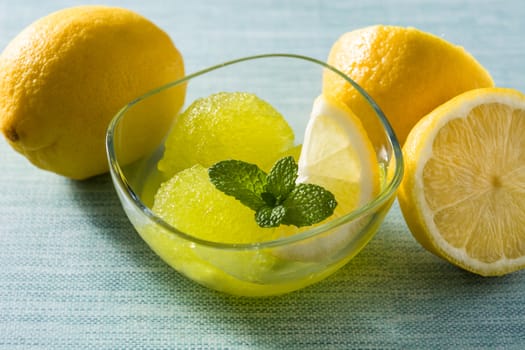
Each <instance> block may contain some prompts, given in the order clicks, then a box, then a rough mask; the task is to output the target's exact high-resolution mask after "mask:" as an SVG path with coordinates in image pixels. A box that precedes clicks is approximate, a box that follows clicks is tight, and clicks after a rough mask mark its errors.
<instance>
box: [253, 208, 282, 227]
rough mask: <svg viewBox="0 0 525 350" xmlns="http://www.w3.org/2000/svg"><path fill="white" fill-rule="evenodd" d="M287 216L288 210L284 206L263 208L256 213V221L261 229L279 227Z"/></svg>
mask: <svg viewBox="0 0 525 350" xmlns="http://www.w3.org/2000/svg"><path fill="white" fill-rule="evenodd" d="M285 215H286V209H285V208H284V207H283V206H282V205H278V206H276V207H262V208H260V209H259V210H258V211H257V212H256V213H255V221H257V224H258V225H259V226H260V227H277V226H279V225H280V224H281V222H282V220H283V218H284V216H285Z"/></svg>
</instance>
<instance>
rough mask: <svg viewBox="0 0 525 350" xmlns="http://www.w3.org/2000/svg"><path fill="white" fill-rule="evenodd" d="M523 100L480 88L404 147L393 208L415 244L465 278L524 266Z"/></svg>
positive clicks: (434, 116) (436, 115) (424, 125)
mask: <svg viewBox="0 0 525 350" xmlns="http://www.w3.org/2000/svg"><path fill="white" fill-rule="evenodd" d="M524 135H525V96H524V95H523V94H521V93H520V92H518V91H515V90H512V89H503V88H486V89H477V90H472V91H469V92H466V93H463V94H461V95H459V96H457V97H456V98H453V99H452V100H450V101H449V102H447V103H445V104H443V105H441V106H440V107H438V108H437V109H435V110H434V111H433V112H431V113H430V114H429V115H427V116H426V117H424V118H423V119H422V120H421V121H420V122H419V123H418V124H417V125H416V126H415V127H414V129H413V130H412V131H411V133H410V134H409V136H408V138H407V142H406V144H405V146H404V147H403V154H404V158H405V177H404V179H403V181H402V183H401V186H400V189H399V195H398V198H399V203H400V206H401V209H402V212H403V215H404V217H405V219H406V222H407V224H408V226H409V228H410V230H411V232H412V234H413V235H414V237H415V238H416V239H417V240H418V241H419V242H420V243H421V244H422V245H423V246H424V247H425V248H426V249H428V250H429V251H431V252H433V253H434V254H436V255H438V256H440V257H442V258H444V259H445V260H447V261H449V262H451V263H453V264H455V265H457V266H459V267H461V268H463V269H466V270H468V271H471V272H474V273H477V274H480V275H483V276H492V275H502V274H506V273H509V272H512V271H516V270H519V269H521V268H523V267H525V137H524Z"/></svg>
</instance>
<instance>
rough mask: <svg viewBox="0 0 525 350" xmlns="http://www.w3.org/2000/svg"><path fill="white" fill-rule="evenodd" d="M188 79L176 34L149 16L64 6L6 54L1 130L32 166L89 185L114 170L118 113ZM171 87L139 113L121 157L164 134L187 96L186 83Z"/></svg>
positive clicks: (1, 73) (0, 81) (0, 77)
mask: <svg viewBox="0 0 525 350" xmlns="http://www.w3.org/2000/svg"><path fill="white" fill-rule="evenodd" d="M183 75H184V63H183V59H182V56H181V54H180V52H179V51H178V50H177V48H176V47H175V46H174V44H173V42H172V40H171V39H170V37H169V36H168V35H167V34H166V33H165V32H164V31H163V30H161V29H160V28H159V27H157V26H156V25H155V24H153V23H152V22H151V21H149V20H148V19H146V18H144V17H143V16H141V15H139V14H137V13H134V12H132V11H130V10H127V9H123V8H117V7H106V6H79V7H72V8H67V9H63V10H60V11H57V12H55V13H52V14H50V15H48V16H46V17H43V18H41V19H39V20H37V21H36V22H34V23H32V24H31V25H29V27H27V28H26V29H24V30H23V31H22V32H21V33H20V34H19V35H18V36H16V37H15V38H14V39H13V40H12V41H11V42H10V43H9V44H8V46H7V47H6V48H5V50H4V51H3V52H2V54H1V55H0V129H1V131H2V132H3V134H4V135H5V137H6V139H7V140H8V142H9V143H10V144H11V146H12V147H13V148H14V149H15V150H16V151H18V152H20V153H21V154H23V155H24V156H25V157H27V158H28V159H29V160H30V161H31V162H32V163H33V164H35V165H36V166H38V167H40V168H43V169H46V170H49V171H53V172H55V173H58V174H61V175H64V176H67V177H70V178H74V179H85V178H88V177H90V176H94V175H97V174H101V173H104V172H106V171H107V169H108V165H107V160H106V155H105V142H104V139H105V132H106V128H107V126H108V124H109V121H110V120H111V118H112V117H113V116H114V115H115V114H116V113H117V112H118V111H119V109H120V108H122V107H123V106H124V105H125V104H126V103H128V102H130V101H131V100H132V99H134V98H136V97H138V96H140V95H142V94H143V93H145V92H147V91H149V90H151V89H153V88H155V87H158V86H160V85H163V84H166V83H168V82H170V81H173V80H176V79H179V78H181V77H182V76H183ZM169 90H170V91H169V92H167V93H165V94H163V95H159V97H157V98H156V99H155V101H154V103H155V108H154V109H153V110H149V109H148V108H142V109H141V110H140V111H139V112H138V113H135V114H136V115H135V116H134V117H133V121H132V122H130V123H129V127H127V128H126V130H125V132H126V133H127V135H126V136H127V138H128V139H130V140H133V142H130V144H132V146H130V147H129V148H126V149H124V150H122V152H123V153H124V154H123V155H122V157H123V158H124V159H126V160H128V161H132V160H134V159H136V158H138V157H139V156H140V155H141V154H140V153H142V152H147V151H149V150H151V149H152V147H154V146H155V145H156V144H158V143H159V142H160V140H161V139H162V138H163V137H164V135H165V133H166V131H167V130H168V129H169V126H170V125H171V123H172V120H173V118H174V116H175V115H176V113H177V111H178V110H179V109H180V107H181V106H182V104H183V102H184V96H185V86H180V87H179V88H176V89H169ZM127 153H129V154H127Z"/></svg>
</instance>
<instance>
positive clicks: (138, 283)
mask: <svg viewBox="0 0 525 350" xmlns="http://www.w3.org/2000/svg"><path fill="white" fill-rule="evenodd" d="M81 3H99V1H88V0H84V1H65V0H63V1H53V2H43V1H37V0H31V1H29V0H27V1H23V2H22V1H17V2H14V1H7V0H1V1H0V47H1V48H2V49H3V47H5V45H7V43H8V41H9V40H10V39H11V38H12V37H14V36H15V35H16V34H17V33H18V32H19V31H20V30H22V28H24V27H25V26H26V25H28V24H29V23H31V22H32V21H34V20H35V19H37V18H39V17H41V16H43V15H45V14H48V13H49V12H51V11H54V10H57V9H60V8H63V7H66V6H71V5H73V4H81ZM105 3H106V4H109V5H119V6H124V7H128V8H130V9H133V10H136V11H138V12H140V13H142V14H143V15H145V16H146V17H149V18H150V19H152V20H153V21H154V22H156V23H157V24H158V25H159V26H161V27H162V28H164V29H165V30H166V31H167V32H168V33H169V34H170V35H171V36H172V38H173V39H174V41H175V43H176V44H177V46H178V47H179V48H180V50H181V51H182V53H183V55H184V57H185V60H186V67H187V71H188V72H191V71H195V70H197V69H200V68H204V67H206V66H209V65H211V64H215V63H218V62H222V61H225V60H228V59H231V58H236V57H240V56H245V55H248V54H254V53H263V52H292V53H300V54H305V55H309V56H313V57H316V58H320V59H325V58H326V55H327V53H328V50H329V48H330V46H331V44H332V43H333V42H334V41H335V40H336V39H337V38H338V37H339V36H340V35H341V34H342V33H344V32H346V31H349V30H352V29H355V28H358V27H362V26H366V25H371V24H376V23H384V24H396V25H405V26H414V27H417V28H420V29H423V30H426V31H429V32H432V33H435V34H437V35H440V36H442V37H444V38H446V39H448V40H450V41H452V42H455V43H457V44H459V45H462V46H464V47H465V48H466V49H467V50H469V51H470V52H471V53H472V54H473V55H474V56H475V57H476V58H477V59H478V60H479V61H480V62H481V63H482V64H483V65H484V66H485V67H486V68H487V69H488V70H489V71H490V72H491V73H492V75H493V77H494V79H495V81H496V83H497V85H499V86H506V87H513V88H517V89H520V90H522V91H525V65H524V62H525V40H524V39H523V37H524V36H525V21H524V20H523V19H524V18H525V6H524V4H523V2H522V1H520V0H515V1H505V2H496V1H487V0H483V1H478V0H467V1H465V0H446V1H419V0H417V1H416V0H402V1H380V0H373V1H338V2H336V1H332V2H328V1H326V2H322V1H308V0H297V1H277V0H272V1H259V2H255V1H254V2H248V1H242V0H228V1H161V0H158V1H110V0H107V1H105ZM524 290H525V272H517V273H514V274H510V275H507V276H505V277H499V278H482V277H478V276H475V275H473V274H470V273H467V272H464V271H462V270H459V269H457V268H455V267H453V266H451V265H450V264H448V263H446V262H443V261H442V260H440V259H438V258H436V257H434V256H433V255H431V254H430V253H428V252H426V251H425V250H423V249H422V248H421V247H420V246H419V244H418V243H417V242H416V241H415V240H414V239H413V238H412V236H411V235H410V233H409V231H408V229H407V227H406V225H405V223H404V221H403V219H402V216H401V213H400V211H399V207H398V206H397V203H396V204H395V205H394V207H393V208H392V210H391V212H390V213H389V214H388V216H387V218H386V220H385V222H384V224H383V225H382V227H381V229H380V231H379V233H378V234H377V236H376V237H375V238H374V239H373V240H372V242H371V243H370V244H369V245H368V246H367V247H366V248H365V249H364V250H363V251H362V253H361V254H360V255H358V256H357V257H356V258H355V259H354V260H352V261H351V262H350V263H349V264H348V265H347V266H345V267H344V268H343V269H342V270H341V271H339V272H338V273H336V274H335V275H333V276H332V277H330V278H328V279H327V280H325V281H323V282H321V283H319V284H317V285H314V286H312V287H309V288H306V289H304V290H302V291H298V292H295V293H292V294H289V295H285V296H281V297H276V298H265V299H246V298H237V297H231V296H227V295H224V294H220V293H217V292H214V291H211V290H208V289H205V288H203V287H201V286H199V285H196V284H194V283H193V282H190V281H189V280H187V279H185V278H183V277H182V276H180V275H179V274H178V273H177V272H175V271H173V270H171V269H170V268H169V267H167V265H166V264H164V263H163V262H162V261H160V260H159V259H158V258H157V257H156V256H155V255H154V254H153V253H152V252H151V251H150V249H149V248H148V247H147V246H146V244H145V243H143V242H142V241H141V239H140V238H139V237H138V236H137V235H136V234H135V232H134V231H133V228H132V227H131V224H130V223H129V222H128V220H127V219H126V217H125V215H124V213H123V211H122V209H121V207H120V204H119V202H118V199H117V197H116V195H115V192H114V190H113V187H112V185H111V181H110V179H109V177H108V176H107V175H104V176H99V177H97V178H94V179H92V180H89V181H85V182H75V181H70V180H67V179H64V178H61V177H58V176H56V175H54V174H50V173H47V172H43V171H41V170H38V169H36V168H34V167H32V166H31V165H30V164H29V163H28V162H27V161H26V160H25V159H24V158H23V157H21V156H20V155H18V154H16V153H15V152H14V151H13V150H12V149H11V148H10V147H9V146H8V145H7V143H6V142H5V141H4V140H3V139H2V140H1V141H0V349H6V350H7V349H9V350H11V349H33V348H34V349H86V350H89V349H116V348H126V349H174V348H180V349H324V348H326V349H344V348H364V349H426V348H428V349H440V348H442V349H459V348H461V349H469V348H470V349H482V348H486V349H522V348H525V292H524Z"/></svg>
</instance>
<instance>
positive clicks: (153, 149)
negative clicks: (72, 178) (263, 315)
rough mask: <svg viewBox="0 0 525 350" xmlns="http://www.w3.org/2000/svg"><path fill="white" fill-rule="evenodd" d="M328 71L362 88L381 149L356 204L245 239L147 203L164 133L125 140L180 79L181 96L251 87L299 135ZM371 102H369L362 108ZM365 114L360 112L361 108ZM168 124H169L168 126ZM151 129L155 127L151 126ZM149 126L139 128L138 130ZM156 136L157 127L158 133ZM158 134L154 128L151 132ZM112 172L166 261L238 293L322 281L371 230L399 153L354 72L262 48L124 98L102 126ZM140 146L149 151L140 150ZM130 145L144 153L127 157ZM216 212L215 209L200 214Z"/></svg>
mask: <svg viewBox="0 0 525 350" xmlns="http://www.w3.org/2000/svg"><path fill="white" fill-rule="evenodd" d="M327 75H333V77H332V79H340V80H341V82H342V83H343V84H347V86H346V87H345V88H348V89H355V90H356V91H358V97H357V98H358V99H362V101H357V102H359V103H360V107H359V113H360V114H362V115H363V118H362V121H363V124H364V127H365V129H366V130H367V132H368V133H369V136H370V138H371V140H372V141H373V144H374V147H375V151H376V153H377V159H378V164H377V167H378V169H379V171H380V173H381V175H382V176H381V190H380V193H379V194H378V195H377V197H375V198H373V200H371V201H370V202H368V203H366V204H365V205H363V206H362V207H360V208H358V209H356V210H354V211H352V212H350V213H348V214H346V215H344V216H342V217H339V218H336V219H334V220H329V221H328V222H327V223H325V224H323V225H320V226H316V227H315V228H313V229H309V230H307V231H304V232H301V233H299V234H296V235H292V236H288V237H284V238H280V239H276V240H272V241H266V242H262V243H261V242H254V243H247V244H224V243H217V242H211V241H205V240H202V239H198V238H195V237H192V234H191V232H181V231H180V230H178V229H177V228H175V227H173V226H171V225H169V224H168V223H166V222H165V221H163V220H162V219H161V218H160V217H158V216H156V215H155V213H154V212H153V211H152V210H151V208H152V205H153V196H154V194H155V192H156V190H157V188H158V187H159V185H160V183H161V181H162V179H161V175H160V174H159V171H158V170H157V162H158V161H159V159H160V158H161V157H162V154H163V143H162V142H159V144H155V145H151V146H145V148H144V149H142V150H141V152H138V151H137V150H131V151H132V152H130V148H131V147H132V146H131V145H128V143H130V142H129V141H130V137H129V136H128V135H129V134H128V133H127V129H128V126H129V125H130V124H133V122H134V121H133V120H134V115H135V114H136V113H139V114H140V113H143V112H144V111H147V112H151V113H150V114H151V118H155V116H156V114H157V113H161V112H160V111H158V110H157V109H156V108H155V106H157V105H158V104H160V103H166V101H169V100H170V98H172V96H173V94H174V91H176V90H177V89H183V88H186V89H187V90H186V99H185V100H186V105H185V106H184V107H183V108H182V109H181V111H183V110H184V109H185V107H186V106H188V105H189V104H191V102H193V101H194V100H195V99H197V98H200V97H205V96H208V95H210V94H212V93H217V92H223V91H242V92H252V93H255V94H256V95H257V96H259V97H260V98H262V99H264V100H266V101H267V102H269V103H270V104H271V105H273V106H274V107H275V108H276V109H277V110H278V111H279V112H280V113H281V114H282V115H283V116H284V117H285V118H286V119H287V121H288V123H289V124H290V125H291V126H292V128H293V130H294V132H295V135H296V143H298V144H300V143H301V142H302V141H303V140H302V139H301V138H302V135H303V134H304V131H305V127H306V124H307V122H308V119H309V117H310V113H311V108H312V103H313V101H314V100H315V98H316V97H317V96H319V95H320V94H321V91H322V85H323V83H322V82H323V78H326V76H327ZM367 109H368V110H367ZM364 114H366V117H365V116H364ZM167 131H168V130H165V132H166V133H167ZM155 132H156V131H155ZM148 133H149V130H148V129H147V128H143V135H142V137H145V138H147V137H148ZM154 137H158V136H157V135H155V136H154ZM157 139H158V138H157ZM106 142H107V145H106V146H107V154H108V160H109V164H110V172H111V176H112V179H113V182H114V186H115V188H116V191H117V193H118V196H119V198H120V200H121V202H122V206H123V208H124V210H125V212H126V214H127V216H128V217H129V219H130V220H131V222H132V224H133V226H134V227H135V229H136V231H137V232H138V233H139V234H140V236H141V237H142V238H143V239H144V241H145V242H146V243H147V244H148V245H149V246H150V247H151V249H153V250H154V251H155V252H156V253H157V254H158V255H159V256H160V257H161V258H162V259H163V260H164V261H165V262H166V263H168V264H169V265H170V266H172V267H173V268H174V269H175V270H177V271H179V272H180V273H182V274H183V275H185V276H187V277H189V278H190V279H192V280H194V281H196V282H198V283H200V284H202V285H205V286H207V287H209V288H212V289H215V290H219V291H222V292H226V293H230V294H235V295H244V296H267V295H276V294H283V293H287V292H290V291H293V290H297V289H300V288H303V287H305V286H308V285H311V284H313V283H315V282H318V281H320V280H322V279H324V278H326V277H327V276H329V275H330V274H332V273H333V272H335V271H337V270H338V269H339V268H341V267H342V266H344V265H345V264H346V263H347V262H348V261H349V260H350V259H352V257H354V256H355V255H356V254H357V253H358V252H359V251H360V250H361V249H362V248H363V247H364V246H365V245H366V244H367V243H368V242H369V241H370V239H371V238H372V237H373V236H374V234H375V233H376V232H377V230H378V228H379V226H380V224H381V222H382V221H383V218H384V216H385V214H386V213H387V211H388V210H389V208H390V206H391V204H392V202H393V200H394V198H395V192H396V189H397V187H398V185H399V183H400V181H401V177H402V173H403V162H402V155H401V150H400V146H399V144H398V141H397V139H396V137H395V135H394V133H393V131H392V129H391V127H390V125H389V123H388V121H387V119H386V118H385V116H384V115H383V113H382V112H381V110H380V109H379V108H378V106H377V105H376V104H375V103H374V102H373V101H372V99H371V98H370V97H369V96H368V95H367V94H366V92H364V91H363V90H362V89H361V88H360V87H359V86H358V85H357V84H356V83H355V82H353V81H352V80H351V79H350V78H349V77H347V76H345V75H344V74H343V73H341V72H339V71H338V70H336V69H334V68H333V67H330V66H328V65H327V64H325V63H323V62H321V61H318V60H316V59H312V58H309V57H304V56H299V55H293V54H267V55H258V56H252V57H246V58H241V59H237V60H233V61H230V62H226V63H223V64H219V65H216V66H213V67H210V68H208V69H204V70H202V71H199V72H197V73H194V74H191V75H188V76H186V77H185V78H183V79H181V80H178V81H175V82H172V83H170V84H167V85H165V86H162V87H159V88H157V89H155V90H153V91H150V92H149V93H147V94H145V95H144V96H142V97H139V98H137V99H136V100H134V101H132V102H130V103H129V104H128V105H126V106H125V107H124V108H123V109H122V110H121V111H119V113H118V114H117V115H116V116H115V118H114V119H113V120H112V121H111V123H110V125H109V128H108V132H107V139H106ZM144 153H145V154H144ZM130 154H144V155H142V156H140V157H139V159H133V157H130V156H129V155H130ZM203 219H204V220H213V218H203ZM312 244H313V245H319V244H322V245H324V246H327V247H329V249H327V250H326V251H325V253H324V254H322V256H321V257H319V256H317V257H316V258H312V259H296V258H292V257H293V256H294V254H293V252H294V250H297V249H298V250H301V249H304V247H308V245H312Z"/></svg>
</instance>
